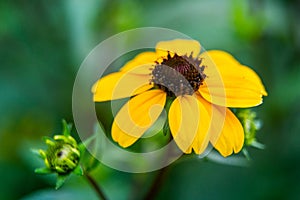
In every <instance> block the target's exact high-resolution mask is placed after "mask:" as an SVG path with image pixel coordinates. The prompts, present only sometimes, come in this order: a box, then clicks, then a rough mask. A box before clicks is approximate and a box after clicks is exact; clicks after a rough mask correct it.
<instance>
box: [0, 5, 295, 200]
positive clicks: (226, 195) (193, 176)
mask: <svg viewBox="0 0 300 200" xmlns="http://www.w3.org/2000/svg"><path fill="white" fill-rule="evenodd" d="M299 10H300V1H298V0H248V1H247V0H235V1H234V0H228V1H223V0H201V1H196V0H187V1H180V0H173V1H167V0H152V1H145V0H143V1H139V0H127V1H125V0H124V1H122V0H85V1H82V0H64V1H62V0H52V1H46V0H32V1H22V0H15V1H5V0H1V1H0V45H1V47H0V66H1V68H0V94H1V98H0V112H1V115H0V175H1V179H0V199H8V200H10V199H96V195H95V194H94V191H92V190H91V189H90V188H89V186H88V184H87V182H86V181H85V180H83V179H81V178H79V177H76V176H74V177H71V178H70V179H69V180H68V181H67V183H66V184H65V185H64V186H63V187H62V188H61V189H60V190H59V191H55V190H54V187H53V184H54V176H40V175H36V174H34V172H33V170H34V168H36V167H40V166H42V163H41V162H40V161H39V160H38V159H37V158H35V157H34V156H33V155H31V153H30V151H29V149H30V147H40V146H41V145H42V142H41V140H40V139H41V136H43V135H51V134H53V133H59V132H60V130H61V119H62V118H65V119H66V120H67V121H72V108H71V103H72V99H71V98H72V87H73V82H74V80H75V76H76V73H77V70H78V68H79V66H80V64H81V62H82V61H83V59H84V58H85V57H86V56H87V54H88V53H89V52H90V51H91V50H92V48H94V47H95V46H96V45H97V44H98V43H99V42H101V41H103V40H104V39H106V38H108V37H110V36H112V35H114V34H116V33H119V32H120V31H124V30H128V29H131V28H137V27H143V26H155V27H165V28H170V29H174V30H177V31H180V32H182V33H184V34H187V35H189V36H191V37H192V38H194V39H196V40H198V41H200V42H201V43H202V45H203V46H204V47H205V48H206V49H222V50H226V51H228V52H230V53H232V54H233V55H234V56H235V57H236V58H237V59H238V60H239V61H240V62H242V63H245V64H247V65H249V66H251V67H252V68H253V69H254V70H255V71H256V72H257V73H258V74H259V75H260V76H261V77H262V79H263V82H264V84H265V86H266V88H267V91H268V93H269V96H267V97H266V98H264V104H263V105H261V106H259V107H258V108H256V109H255V110H256V111H257V112H258V115H259V117H260V118H261V119H262V120H263V127H262V129H261V130H260V131H259V133H258V138H259V141H261V142H262V143H264V144H265V145H266V149H265V150H263V151H262V150H255V149H250V154H251V156H252V158H253V162H252V164H251V166H250V167H236V166H226V165H220V164H216V163H211V162H204V161H201V160H189V161H184V162H180V163H174V164H172V165H171V169H170V171H169V173H168V174H167V179H166V181H165V183H164V184H163V186H162V187H161V190H160V192H159V194H158V198H159V199H166V198H167V199H300V191H299V188H300V169H299V166H300V103H299V99H300V79H299V78H300V23H299V19H300V12H299ZM94 175H95V176H96V177H97V180H98V181H99V182H101V184H102V187H103V189H104V191H105V193H106V194H107V196H109V197H111V199H139V198H140V197H141V195H142V193H143V192H145V191H147V188H148V187H149V180H150V181H151V177H152V176H153V175H155V172H153V173H149V174H128V173H124V172H118V171H115V170H113V169H110V168H108V167H105V166H100V167H99V168H98V170H97V171H96V172H94Z"/></svg>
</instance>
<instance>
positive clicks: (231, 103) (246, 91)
mask: <svg viewBox="0 0 300 200" xmlns="http://www.w3.org/2000/svg"><path fill="white" fill-rule="evenodd" d="M211 55H212V56H211ZM218 55H219V57H218ZM201 57H202V58H203V64H204V65H205V66H206V68H205V70H204V73H205V74H206V76H207V77H206V78H205V80H204V84H203V85H202V86H200V88H199V91H200V93H201V95H202V96H203V97H204V98H205V99H206V100H207V101H209V102H211V103H213V104H216V105H221V106H226V107H252V106H257V105H259V104H261V103H262V96H263V95H267V92H266V91H265V88H264V86H263V84H262V82H261V80H260V78H259V77H258V75H257V74H256V73H255V72H254V71H253V70H252V69H250V68H249V67H246V66H242V65H240V64H239V63H238V62H237V61H236V60H235V59H234V58H233V57H232V56H230V54H227V53H225V52H222V51H213V53H211V52H210V51H209V52H206V53H204V54H202V55H201Z"/></svg>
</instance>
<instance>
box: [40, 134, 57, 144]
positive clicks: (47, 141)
mask: <svg viewBox="0 0 300 200" xmlns="http://www.w3.org/2000/svg"><path fill="white" fill-rule="evenodd" d="M42 140H43V141H44V142H45V143H46V144H47V145H48V146H54V145H55V142H54V140H53V139H52V138H51V137H48V136H43V137H42Z"/></svg>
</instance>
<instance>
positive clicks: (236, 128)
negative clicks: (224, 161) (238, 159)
mask: <svg viewBox="0 0 300 200" xmlns="http://www.w3.org/2000/svg"><path fill="white" fill-rule="evenodd" d="M217 109H218V110H219V113H216V114H219V118H224V117H225V121H224V124H223V129H222V131H221V134H219V133H218V131H216V132H215V134H212V135H211V138H210V142H211V143H212V145H213V146H214V147H215V148H216V149H217V150H218V151H219V152H220V153H221V155H222V156H224V157H226V156H229V155H231V154H232V153H233V152H234V153H238V152H239V151H240V150H241V149H242V147H243V144H244V129H243V127H242V125H241V123H240V121H239V120H238V119H237V118H236V116H235V115H234V114H233V113H232V112H231V111H230V110H229V109H228V108H226V112H225V116H224V113H223V109H224V107H220V106H217Z"/></svg>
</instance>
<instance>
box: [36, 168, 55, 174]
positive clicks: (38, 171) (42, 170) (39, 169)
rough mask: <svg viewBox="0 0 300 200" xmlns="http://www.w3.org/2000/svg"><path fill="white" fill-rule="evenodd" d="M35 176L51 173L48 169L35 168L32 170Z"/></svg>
mask: <svg viewBox="0 0 300 200" xmlns="http://www.w3.org/2000/svg"><path fill="white" fill-rule="evenodd" d="M34 172H35V173H37V174H51V173H53V172H52V171H51V170H50V169H49V168H37V169H35V170H34Z"/></svg>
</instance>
